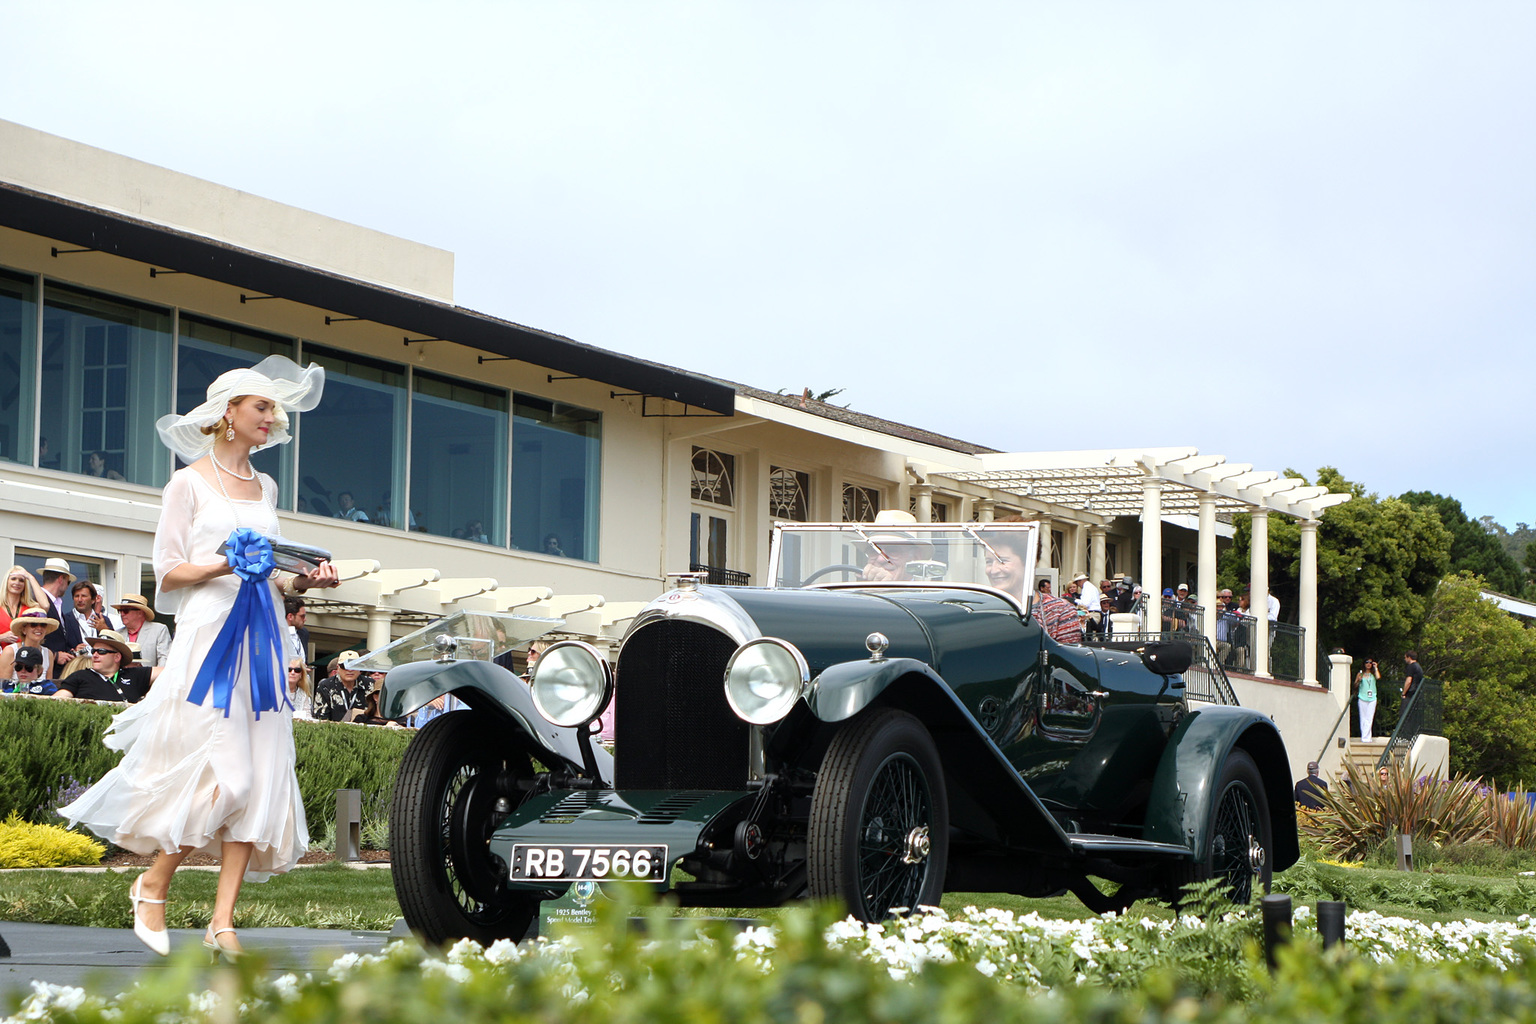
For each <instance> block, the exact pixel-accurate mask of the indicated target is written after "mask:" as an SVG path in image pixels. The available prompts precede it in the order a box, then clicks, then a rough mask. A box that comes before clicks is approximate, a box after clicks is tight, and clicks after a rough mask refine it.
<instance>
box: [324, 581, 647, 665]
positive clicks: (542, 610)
mask: <svg viewBox="0 0 1536 1024" xmlns="http://www.w3.org/2000/svg"><path fill="white" fill-rule="evenodd" d="M333 564H334V565H335V566H336V571H337V573H338V574H339V575H340V577H341V585H340V586H338V587H335V588H333V589H330V590H323V591H315V592H314V593H312V594H310V595H309V599H310V606H311V608H312V609H313V610H314V611H316V612H318V613H320V614H333V615H341V616H343V617H348V618H352V617H361V618H364V619H366V621H367V623H368V638H367V647H368V650H369V651H376V650H378V649H380V648H381V647H384V646H386V645H387V644H388V643H389V642H390V640H391V639H392V625H393V623H394V621H395V619H396V618H400V617H415V618H416V620H417V621H418V622H420V621H421V620H422V619H426V620H431V619H437V618H441V617H443V616H446V615H452V614H453V613H454V612H458V611H479V612H514V611H515V612H517V613H518V614H519V615H531V616H535V617H538V618H547V619H560V620H562V621H563V623H564V626H563V628H562V629H561V630H560V632H564V633H575V634H579V635H581V636H582V637H584V638H587V639H590V640H593V641H598V642H608V641H613V640H615V639H617V638H618V637H619V636H621V635H622V631H623V627H624V625H625V624H626V623H627V622H628V621H629V620H630V619H632V618H634V617H635V616H636V615H637V614H639V612H640V610H641V609H642V608H643V607H644V606H645V602H643V601H622V602H609V601H607V600H605V599H604V597H603V596H602V595H601V594H556V593H554V592H553V591H552V590H550V588H548V587H504V586H501V585H500V584H499V583H498V581H497V580H495V579H494V578H492V577H489V576H485V577H453V578H445V577H443V576H442V575H441V574H440V573H439V572H438V571H437V570H436V569H429V568H415V569H412V568H406V569H386V568H383V567H381V566H380V565H379V563H378V562H377V561H376V560H374V559H371V558H351V559H338V560H337V561H336V562H335V563H333Z"/></svg>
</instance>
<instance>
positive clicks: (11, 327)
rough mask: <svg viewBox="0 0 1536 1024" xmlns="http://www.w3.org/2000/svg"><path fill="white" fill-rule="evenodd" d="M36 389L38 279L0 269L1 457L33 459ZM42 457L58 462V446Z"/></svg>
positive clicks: (29, 461) (54, 464) (23, 460)
mask: <svg viewBox="0 0 1536 1024" xmlns="http://www.w3.org/2000/svg"><path fill="white" fill-rule="evenodd" d="M36 393H37V282H36V281H35V280H34V279H33V278H31V277H26V276H23V275H21V274H11V273H7V272H5V271H0V459H4V460H6V461H7V462H25V463H28V464H29V465H30V464H31V462H32V457H33V451H32V415H33V405H32V402H33V396H34V395H35V394H36ZM45 458H46V459H47V460H49V461H51V462H52V463H53V466H54V467H55V468H57V466H58V461H57V460H58V450H57V449H54V450H52V451H50V452H49V453H48V454H47V455H46V456H45Z"/></svg>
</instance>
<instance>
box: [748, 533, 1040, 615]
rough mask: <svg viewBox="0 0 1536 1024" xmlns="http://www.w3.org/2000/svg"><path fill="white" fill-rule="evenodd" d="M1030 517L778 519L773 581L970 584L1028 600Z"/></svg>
mask: <svg viewBox="0 0 1536 1024" xmlns="http://www.w3.org/2000/svg"><path fill="white" fill-rule="evenodd" d="M1037 529H1038V527H1037V525H1036V524H1034V523H911V524H902V525H901V526H899V527H890V526H877V525H875V524H873V523H775V524H774V529H773V554H772V561H771V569H772V577H773V581H774V582H773V585H774V586H775V587H808V586H817V585H821V584H827V583H849V582H862V583H922V582H943V583H971V584H977V585H980V586H985V587H995V588H996V589H998V590H1001V591H1003V592H1004V593H1006V594H1008V595H1009V596H1011V597H1013V598H1014V599H1015V600H1017V601H1018V602H1019V605H1020V607H1027V602H1026V595H1027V593H1028V592H1029V591H1031V590H1033V589H1034V588H1033V586H1032V582H1033V580H1034V573H1035V552H1036V550H1037V542H1036V540H1035V537H1036V531H1037Z"/></svg>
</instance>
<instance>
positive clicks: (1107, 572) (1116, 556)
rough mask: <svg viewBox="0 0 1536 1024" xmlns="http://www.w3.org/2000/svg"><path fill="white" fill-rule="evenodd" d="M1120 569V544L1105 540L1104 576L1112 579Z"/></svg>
mask: <svg viewBox="0 0 1536 1024" xmlns="http://www.w3.org/2000/svg"><path fill="white" fill-rule="evenodd" d="M1119 571H1120V545H1118V544H1116V543H1115V542H1114V541H1105V542H1104V578H1105V579H1107V580H1112V579H1114V578H1115V574H1116V573H1118V572H1119Z"/></svg>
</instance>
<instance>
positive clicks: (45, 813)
mask: <svg viewBox="0 0 1536 1024" xmlns="http://www.w3.org/2000/svg"><path fill="white" fill-rule="evenodd" d="M114 711H115V709H114V708H111V707H108V706H103V705H98V704H77V703H74V702H73V701H57V700H37V699H28V698H9V699H5V700H0V815H8V814H13V813H14V814H18V815H20V816H21V818H22V819H24V820H26V821H32V822H37V823H39V824H52V823H55V822H57V821H58V815H57V814H55V813H54V809H55V808H56V807H58V806H60V805H61V804H63V803H66V802H68V796H67V795H66V791H74V792H75V793H76V795H78V791H79V789H80V788H81V787H84V786H88V785H90V784H92V783H94V782H96V781H97V780H98V779H100V778H101V777H102V776H103V775H105V774H106V773H107V772H108V771H110V770H111V769H112V768H113V767H114V766H116V764H117V762H118V761H119V760H120V759H121V758H122V754H121V753H120V752H118V751H116V750H109V749H107V747H105V746H103V745H102V742H101V737H102V734H103V733H104V732H106V729H107V724H108V723H109V722H110V721H111V719H112V715H113V713H114ZM414 735H415V733H414V732H411V731H409V730H405V729H373V728H365V727H363V726H355V725H337V724H334V723H330V722H295V723H294V729H293V742H294V750H295V754H296V757H297V767H298V777H299V791H300V794H301V796H302V799H303V801H304V814H305V817H306V818H307V819H308V821H309V827H310V831H311V832H314V833H316V834H317V835H318V834H323V832H324V829H325V826H326V825H327V823H329V822H331V821H333V820H334V818H335V817H336V796H335V791H336V790H338V789H360V790H362V791H363V805H364V808H365V810H367V809H369V808H372V809H374V812H373V817H374V818H378V817H379V815H380V814H381V813H382V812H381V811H380V810H379V809H380V808H386V807H388V806H389V798H390V795H391V794H392V793H393V792H394V786H395V773H396V770H397V769H398V768H399V766H400V758H401V757H402V756H403V755H404V753H405V748H406V745H407V744H408V743H410V740H411V737H413V736H414ZM370 833H371V834H372V835H373V836H374V837H375V838H377V837H378V836H380V835H383V836H387V835H388V826H387V824H384V825H381V824H380V823H379V822H377V821H375V822H374V824H373V827H372V828H371V829H370Z"/></svg>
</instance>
